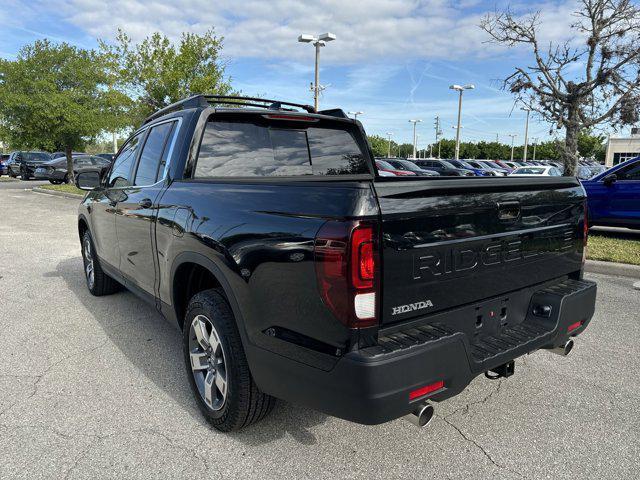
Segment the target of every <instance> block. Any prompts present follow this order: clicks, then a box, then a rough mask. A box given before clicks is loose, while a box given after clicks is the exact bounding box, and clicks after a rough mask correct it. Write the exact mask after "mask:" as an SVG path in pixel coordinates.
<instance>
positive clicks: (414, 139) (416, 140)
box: [409, 120, 422, 158]
mask: <svg viewBox="0 0 640 480" xmlns="http://www.w3.org/2000/svg"><path fill="white" fill-rule="evenodd" d="M420 122H422V120H409V123H413V158H416V144H417V143H418V137H417V135H416V124H418V123H420Z"/></svg>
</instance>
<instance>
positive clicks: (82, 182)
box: [76, 170, 101, 190]
mask: <svg viewBox="0 0 640 480" xmlns="http://www.w3.org/2000/svg"><path fill="white" fill-rule="evenodd" d="M100 179H101V178H100V172H97V171H94V170H91V171H86V172H79V173H77V174H76V187H78V188H79V189H80V190H95V189H96V188H98V187H99V186H100Z"/></svg>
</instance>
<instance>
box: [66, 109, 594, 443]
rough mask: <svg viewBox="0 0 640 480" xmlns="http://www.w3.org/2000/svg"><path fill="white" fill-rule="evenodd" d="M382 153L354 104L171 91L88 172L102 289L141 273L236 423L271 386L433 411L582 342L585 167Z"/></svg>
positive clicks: (426, 413)
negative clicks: (404, 173)
mask: <svg viewBox="0 0 640 480" xmlns="http://www.w3.org/2000/svg"><path fill="white" fill-rule="evenodd" d="M228 102H233V103H234V105H231V106H228V107H225V105H228ZM256 105H264V107H263V108H259V107H258V106H256ZM231 107H234V108H231ZM292 109H295V110H292ZM373 162H374V159H373V157H372V153H371V150H370V149H369V146H368V143H367V140H366V137H365V133H364V131H363V130H362V126H361V124H360V123H359V122H356V121H354V120H352V119H350V118H348V117H347V116H346V115H345V114H344V112H342V110H328V111H321V112H316V111H315V110H314V109H313V107H309V106H304V105H297V104H289V103H285V102H276V101H273V100H261V99H255V98H251V99H242V98H239V97H215V96H195V97H191V98H189V99H186V100H184V101H181V102H178V103H176V104H173V105H171V106H169V107H167V108H165V109H163V110H161V111H160V112H158V113H156V114H155V115H152V116H151V117H149V118H148V119H147V120H146V122H145V123H144V124H143V126H142V127H141V128H139V129H138V130H137V131H136V132H135V133H134V134H133V135H132V136H131V138H129V140H127V142H126V143H125V145H124V146H123V148H122V149H121V150H120V152H119V154H118V156H117V157H116V158H115V160H114V162H113V164H112V167H111V169H110V170H109V171H108V172H106V173H105V175H104V176H102V177H101V176H100V175H99V174H98V173H97V172H80V173H79V174H78V177H77V184H78V185H79V186H80V187H82V188H85V189H88V190H91V191H89V192H88V193H87V195H86V197H85V198H84V200H83V201H82V202H81V204H80V207H79V216H78V233H79V236H80V240H81V245H82V256H83V262H84V273H85V276H86V283H87V287H88V289H89V291H90V292H91V293H92V294H94V295H105V294H108V293H112V292H115V291H116V290H118V288H119V287H120V286H121V285H124V286H125V287H127V288H129V289H130V290H131V291H133V292H135V293H136V294H138V295H139V296H140V297H142V298H144V299H145V300H147V301H148V302H149V304H150V305H151V307H152V308H156V309H158V310H159V311H160V312H161V313H162V314H163V315H164V316H166V317H167V318H168V319H170V320H171V321H173V322H175V323H176V324H177V325H178V326H179V327H180V328H181V329H182V332H183V334H182V347H183V352H184V361H185V366H186V370H187V372H188V376H189V383H190V386H191V388H192V390H193V393H194V396H195V398H196V401H197V404H198V406H199V408H200V410H201V411H202V413H203V415H204V416H205V418H206V419H207V420H208V421H209V422H210V423H211V424H212V425H213V426H214V427H215V428H217V429H219V430H223V431H228V430H233V429H238V428H241V427H244V426H246V425H249V424H251V423H253V422H255V421H257V420H259V419H261V418H262V417H264V416H265V415H266V414H267V413H268V412H269V411H270V410H271V408H272V406H273V403H274V398H282V399H285V400H287V401H289V402H294V403H299V404H303V405H305V406H307V407H310V408H314V409H317V410H320V411H323V412H326V413H327V414H330V415H335V416H338V417H341V418H344V419H347V420H351V421H354V422H359V423H365V424H378V423H382V422H386V421H389V420H392V419H395V418H398V417H401V416H405V415H407V416H408V418H410V419H411V420H412V421H413V422H414V423H416V424H418V425H421V426H424V425H425V424H426V423H428V421H429V420H430V418H431V416H432V415H433V406H432V404H431V403H430V402H431V401H435V402H440V401H443V400H445V399H447V398H450V397H452V396H454V395H457V394H458V393H460V392H461V391H462V390H464V389H465V388H466V386H467V385H469V383H470V382H471V380H472V379H473V378H475V377H476V376H478V375H482V374H484V373H485V372H488V373H487V375H488V376H490V377H491V378H499V377H508V376H510V375H512V374H513V373H514V359H516V358H518V357H520V356H522V355H525V354H530V353H532V352H534V351H536V350H538V349H541V348H542V349H549V350H551V351H553V352H556V353H560V354H563V355H566V354H568V353H569V351H570V350H571V348H572V346H573V340H572V338H573V337H575V336H576V335H578V334H580V333H582V332H583V331H584V329H585V328H586V327H587V325H588V323H589V321H590V319H591V317H592V315H593V311H594V303H595V293H596V286H595V284H594V283H593V282H591V281H587V280H583V278H582V269H583V260H584V251H585V250H584V247H585V243H586V229H585V228H584V212H585V197H584V190H583V189H582V186H581V185H580V183H579V182H578V181H577V180H576V179H575V178H564V177H557V178H545V179H529V178H527V179H521V178H509V177H506V178H501V179H492V178H486V179H483V181H474V179H465V181H460V178H451V177H449V178H447V177H440V176H438V177H418V176H415V175H414V176H408V177H384V178H381V177H378V176H376V175H375V167H374V165H373ZM557 368H562V367H561V366H559V367H557ZM516 386H517V383H516V384H514V385H513V386H512V388H516ZM560 394H561V393H560ZM531 395H535V394H533V393H532V394H531ZM530 400H531V401H535V398H533V397H532V398H530ZM511 415H512V416H517V415H518V412H517V410H514V411H512V412H511ZM494 421H497V418H496V419H495V420H494Z"/></svg>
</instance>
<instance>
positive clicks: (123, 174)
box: [108, 133, 142, 188]
mask: <svg viewBox="0 0 640 480" xmlns="http://www.w3.org/2000/svg"><path fill="white" fill-rule="evenodd" d="M141 137H142V133H139V134H138V135H136V136H135V137H133V138H132V139H131V140H130V141H129V142H128V143H127V144H126V145H125V147H124V149H123V150H122V151H121V152H120V155H118V156H117V157H116V158H115V160H114V161H113V168H112V169H111V173H110V174H109V183H108V185H109V187H111V188H121V187H128V186H131V184H132V181H131V176H132V173H131V170H132V167H133V163H134V162H135V160H136V155H137V153H138V147H139V146H140V139H141Z"/></svg>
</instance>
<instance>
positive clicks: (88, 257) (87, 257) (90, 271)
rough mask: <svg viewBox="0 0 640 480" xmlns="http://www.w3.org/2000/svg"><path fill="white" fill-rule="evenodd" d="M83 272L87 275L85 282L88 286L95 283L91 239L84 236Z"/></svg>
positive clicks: (91, 286)
mask: <svg viewBox="0 0 640 480" xmlns="http://www.w3.org/2000/svg"><path fill="white" fill-rule="evenodd" d="M83 252H84V273H85V275H86V276H87V284H88V285H89V288H93V284H94V283H95V273H94V268H93V254H92V252H91V241H90V240H89V237H85V239H84V246H83Z"/></svg>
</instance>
